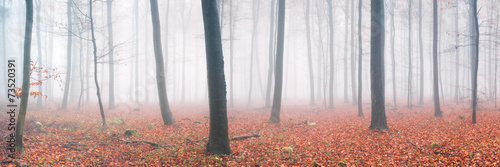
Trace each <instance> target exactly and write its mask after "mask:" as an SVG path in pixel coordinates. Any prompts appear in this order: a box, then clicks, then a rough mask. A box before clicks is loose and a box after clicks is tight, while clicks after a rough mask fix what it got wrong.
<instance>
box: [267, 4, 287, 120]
mask: <svg viewBox="0 0 500 167" xmlns="http://www.w3.org/2000/svg"><path fill="white" fill-rule="evenodd" d="M284 38H285V0H279V1H278V39H277V40H278V43H277V44H278V45H277V47H276V75H275V77H274V96H273V106H272V108H271V118H270V119H269V122H273V123H279V122H280V110H281V93H282V88H283V87H282V85H283V46H284V42H285V40H284Z"/></svg>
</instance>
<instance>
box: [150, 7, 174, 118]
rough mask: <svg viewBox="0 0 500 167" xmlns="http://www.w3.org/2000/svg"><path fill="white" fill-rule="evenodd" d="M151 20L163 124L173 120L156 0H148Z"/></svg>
mask: <svg viewBox="0 0 500 167" xmlns="http://www.w3.org/2000/svg"><path fill="white" fill-rule="evenodd" d="M150 3H151V20H152V22H153V41H154V44H153V45H154V52H155V61H156V86H157V88H158V100H159V103H160V110H161V117H162V118H163V124H164V125H170V124H173V123H174V122H175V120H174V116H173V115H172V112H170V106H169V104H168V97H167V86H166V83H165V82H166V79H165V78H166V76H165V75H166V74H165V67H164V66H163V53H162V50H161V29H160V14H159V12H158V1H157V0H150Z"/></svg>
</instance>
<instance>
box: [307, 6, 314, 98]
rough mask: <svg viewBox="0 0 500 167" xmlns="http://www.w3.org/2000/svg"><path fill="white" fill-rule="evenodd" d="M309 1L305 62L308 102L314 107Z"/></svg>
mask: <svg viewBox="0 0 500 167" xmlns="http://www.w3.org/2000/svg"><path fill="white" fill-rule="evenodd" d="M309 6H310V5H309V0H306V13H305V19H306V34H307V62H308V63H309V88H310V91H311V92H309V93H310V96H311V97H310V100H309V105H314V104H315V103H316V102H315V99H314V72H313V64H312V55H311V30H310V29H311V28H310V25H309V11H310V9H309Z"/></svg>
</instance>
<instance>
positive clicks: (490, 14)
mask: <svg viewBox="0 0 500 167" xmlns="http://www.w3.org/2000/svg"><path fill="white" fill-rule="evenodd" d="M490 5H491V6H492V7H493V6H495V4H494V3H493V0H490ZM488 20H490V22H489V24H488V25H489V26H488V36H489V39H488V94H487V96H488V101H493V91H492V90H493V80H492V79H491V71H492V70H491V63H492V62H491V61H492V59H491V50H492V45H491V41H492V40H493V39H492V38H491V37H492V36H493V34H492V29H493V10H492V8H488Z"/></svg>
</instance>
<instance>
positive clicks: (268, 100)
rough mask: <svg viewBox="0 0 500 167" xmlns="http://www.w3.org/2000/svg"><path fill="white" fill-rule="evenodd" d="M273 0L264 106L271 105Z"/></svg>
mask: <svg viewBox="0 0 500 167" xmlns="http://www.w3.org/2000/svg"><path fill="white" fill-rule="evenodd" d="M274 1H275V0H271V16H270V17H271V18H270V19H269V20H270V27H271V28H270V29H269V68H268V71H267V89H266V106H265V107H266V108H269V107H271V86H272V78H273V68H274V65H273V64H274V58H273V57H274Z"/></svg>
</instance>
